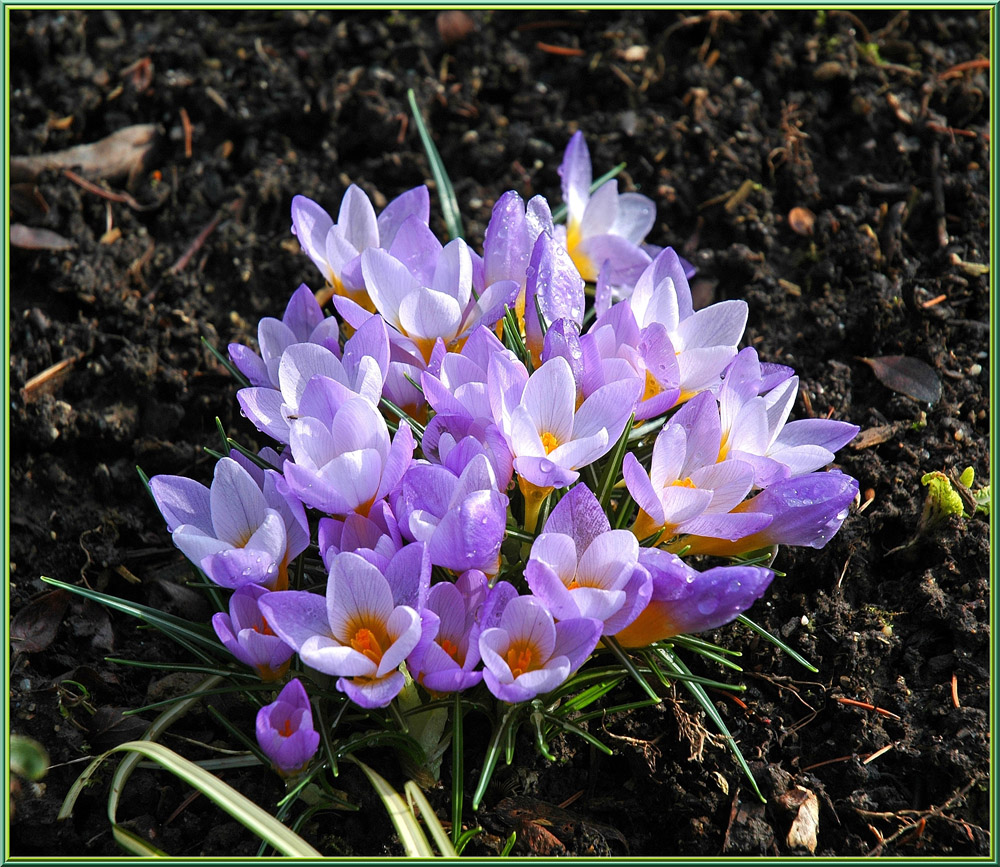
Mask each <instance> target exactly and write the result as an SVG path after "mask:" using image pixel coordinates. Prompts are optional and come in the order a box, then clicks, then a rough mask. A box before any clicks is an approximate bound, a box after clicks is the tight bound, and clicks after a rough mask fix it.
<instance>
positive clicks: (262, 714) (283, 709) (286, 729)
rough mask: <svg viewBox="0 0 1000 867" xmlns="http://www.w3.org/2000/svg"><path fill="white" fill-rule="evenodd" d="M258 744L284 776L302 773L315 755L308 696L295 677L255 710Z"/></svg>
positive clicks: (316, 734) (315, 735)
mask: <svg viewBox="0 0 1000 867" xmlns="http://www.w3.org/2000/svg"><path fill="white" fill-rule="evenodd" d="M257 743H258V744H259V745H260V748H261V750H263V752H264V755H266V756H267V757H268V758H269V759H270V760H271V763H272V765H273V766H274V769H275V770H276V771H277V772H278V773H279V774H281V776H283V777H294V776H296V775H297V774H299V773H301V772H302V771H303V770H305V767H306V765H308V764H309V760H310V759H312V757H313V756H314V755H316V750H317V749H319V732H318V731H316V729H315V728H313V718H312V705H310V704H309V696H308V695H307V694H306V691H305V687H303V686H302V684H301V683H300V682H299V681H298V680H297V679H296V680H290V681H288V683H287V684H285V688H284V689H283V690H281V692H280V693H278V698H277V699H276V700H275V701H273V702H271V704H269V705H266V706H265V707H262V708H261V709H260V710H259V711H257Z"/></svg>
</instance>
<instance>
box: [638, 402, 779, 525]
mask: <svg viewBox="0 0 1000 867" xmlns="http://www.w3.org/2000/svg"><path fill="white" fill-rule="evenodd" d="M720 436H721V435H720V422H719V410H718V405H717V404H716V402H715V397H714V396H713V395H712V394H710V393H709V392H702V393H701V394H699V395H697V396H696V397H694V398H693V399H692V400H691V401H689V402H688V403H687V404H685V405H684V406H683V407H681V409H680V410H678V411H677V413H675V414H674V416H673V417H672V418H671V419H670V421H669V422H667V424H665V425H664V426H663V429H662V430H661V431H660V433H659V434H657V437H656V440H655V441H654V443H653V457H652V461H651V463H650V468H649V473H648V474H647V473H646V471H645V470H644V469H643V468H642V466H641V465H640V463H639V461H638V460H637V459H636V457H635V455H633V454H631V453H627V454H626V455H625V457H624V460H623V461H622V475H623V476H624V478H625V485H626V487H627V488H628V491H629V493H630V494H631V495H632V498H633V499H634V500H635V502H636V504H637V505H638V506H639V509H640V512H639V515H638V517H637V518H636V522H635V525H634V526H633V528H632V532H633V533H635V535H636V536H637V538H639V539H644V538H646V537H647V536H650V535H652V534H653V533H655V532H656V531H657V530H659V529H660V528H661V527H662V528H664V537H665V538H670V536H672V535H675V534H677V533H686V532H696V533H699V534H700V535H705V536H718V537H721V538H726V539H738V538H740V537H742V536H746V535H747V534H749V533H753V532H756V531H757V530H760V529H761V528H762V526H763V525H764V524H765V523H767V520H768V519H767V517H766V516H765V515H764V514H762V513H754V514H744V513H742V512H740V511H739V510H738V509H736V507H737V506H738V504H739V503H740V502H742V500H743V498H744V497H745V496H746V495H747V494H748V493H749V492H750V489H751V488H752V487H753V479H754V472H753V467H752V466H751V465H750V464H748V463H746V462H744V461H739V460H735V459H732V458H727V459H726V460H721V461H718V460H717V458H718V456H719V443H720Z"/></svg>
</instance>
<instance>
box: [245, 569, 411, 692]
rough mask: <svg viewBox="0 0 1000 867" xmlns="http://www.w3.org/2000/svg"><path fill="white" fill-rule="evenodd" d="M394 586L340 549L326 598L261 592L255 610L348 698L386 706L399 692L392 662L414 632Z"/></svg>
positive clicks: (408, 646)
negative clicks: (258, 608)
mask: <svg viewBox="0 0 1000 867" xmlns="http://www.w3.org/2000/svg"><path fill="white" fill-rule="evenodd" d="M397 556H398V555H397ZM396 589H397V587H395V586H393V585H391V584H390V581H389V580H388V578H387V577H386V576H385V575H384V574H383V573H382V572H381V571H380V570H379V569H378V567H376V566H374V565H372V564H371V563H369V562H368V561H367V560H366V559H365V558H364V557H362V556H360V555H359V554H355V553H353V552H344V553H341V554H338V555H337V556H336V557H335V558H334V559H333V563H332V565H331V568H330V576H329V579H328V581H327V585H326V599H325V600H324V599H323V598H322V597H321V596H318V595H317V594H315V593H309V592H306V591H299V590H286V591H284V592H283V593H270V594H268V595H267V596H265V597H262V598H261V600H260V608H261V611H262V612H263V613H264V616H265V617H266V618H267V622H268V623H269V624H271V628H272V629H273V630H274V631H275V633H276V634H277V635H278V636H279V637H280V638H281V640H282V641H284V642H285V643H286V644H288V645H290V646H291V647H294V648H295V651H296V652H297V653H298V655H299V658H300V659H301V660H302V662H303V663H304V664H305V665H308V666H309V667H310V668H314V669H316V670H317V671H322V672H323V673H325V674H329V675H333V676H334V677H336V678H338V680H337V689H338V690H340V691H341V692H343V693H345V694H346V695H347V697H348V698H349V699H351V701H353V702H354V703H355V704H357V705H360V706H361V707H367V708H373V707H385V706H386V705H387V704H389V702H390V701H392V700H393V698H395V697H396V696H397V695H398V694H399V692H400V690H402V688H403V686H404V684H405V678H404V676H403V673H402V672H401V671H399V670H398V669H399V665H400V663H401V662H402V661H403V660H404V659H406V657H407V656H408V655H409V654H410V652H411V651H412V650H413V649H414V648H415V647H416V646H417V642H418V641H419V640H420V636H421V619H420V614H419V613H418V612H417V610H416V609H415V608H414V607H412V606H411V605H409V604H402V603H400V602H398V601H397V597H396V594H395V592H394V591H395V590H396ZM405 592H406V593H407V594H409V595H411V596H414V595H416V596H419V594H413V588H412V587H407V588H405ZM413 601H418V599H416V598H414V599H413Z"/></svg>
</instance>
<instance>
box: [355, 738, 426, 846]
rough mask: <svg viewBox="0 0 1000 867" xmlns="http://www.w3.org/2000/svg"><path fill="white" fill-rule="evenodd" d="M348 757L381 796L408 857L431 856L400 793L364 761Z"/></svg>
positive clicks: (415, 818)
mask: <svg viewBox="0 0 1000 867" xmlns="http://www.w3.org/2000/svg"><path fill="white" fill-rule="evenodd" d="M350 758H351V761H353V762H354V763H355V764H356V765H357V766H358V767H359V768H361V770H362V771H363V772H364V775H365V776H366V777H368V782H370V783H371V784H372V788H374V789H375V791H376V792H377V793H378V796H379V798H381V800H382V803H383V804H384V805H385V809H386V811H387V812H388V813H389V818H390V819H391V820H392V824H393V825H394V826H395V828H396V833H397V834H398V835H399V842H400V843H402V845H403V849H405V850H406V854H407V855H408V856H409V857H410V858H433V857H434V850H433V849H431V844H430V843H428V842H427V837H426V836H425V835H424V830H423V828H421V827H420V823H419V822H418V821H417V817H416V816H414V815H413V811H412V810H411V809H410V808H409V807H408V806H407V805H406V801H404V800H403V797H402V795H400V794H399V792H397V791H396V790H395V789H394V788H393V787H392V786H390V785H389V784H388V783H387V782H386V780H385V778H384V777H382V776H381V775H380V774H379V773H377V772H376V771H373V770H372V769H371V768H369V767H368V765H366V764H365V763H364V762H362V761H360V760H359V759H357V758H355V757H354V756H351V757H350Z"/></svg>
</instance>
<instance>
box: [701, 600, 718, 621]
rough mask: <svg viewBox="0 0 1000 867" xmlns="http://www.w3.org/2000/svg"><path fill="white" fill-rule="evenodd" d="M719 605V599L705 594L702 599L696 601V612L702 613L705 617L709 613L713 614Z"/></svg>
mask: <svg viewBox="0 0 1000 867" xmlns="http://www.w3.org/2000/svg"><path fill="white" fill-rule="evenodd" d="M718 607H719V600H718V599H715V598H713V597H711V596H706V597H705V598H704V599H700V600H699V601H698V613H699V614H704V615H705V616H706V617H707V616H708V615H709V614H714V613H715V612H716V610H717V609H718Z"/></svg>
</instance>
